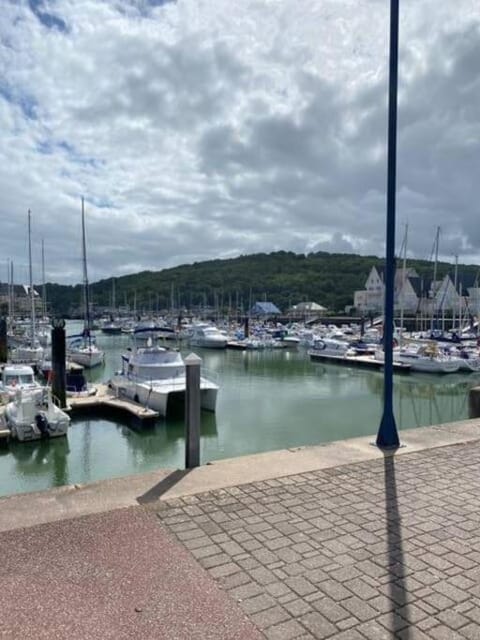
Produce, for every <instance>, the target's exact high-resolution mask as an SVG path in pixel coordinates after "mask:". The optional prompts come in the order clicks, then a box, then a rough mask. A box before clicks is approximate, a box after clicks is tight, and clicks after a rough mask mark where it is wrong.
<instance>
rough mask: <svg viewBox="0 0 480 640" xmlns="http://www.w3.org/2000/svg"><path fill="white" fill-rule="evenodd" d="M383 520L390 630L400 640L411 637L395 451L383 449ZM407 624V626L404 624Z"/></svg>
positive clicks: (408, 639) (407, 639)
mask: <svg viewBox="0 0 480 640" xmlns="http://www.w3.org/2000/svg"><path fill="white" fill-rule="evenodd" d="M383 464H384V477H385V519H386V526H387V546H388V551H387V554H388V570H389V573H390V581H389V583H388V586H389V589H390V594H389V595H390V599H391V600H392V602H393V603H394V609H393V611H392V612H391V614H390V615H391V629H392V631H393V633H394V634H395V637H397V635H396V634H398V633H399V632H400V631H401V632H402V633H401V637H402V640H411V633H410V629H411V621H410V616H409V609H408V591H407V586H406V580H405V564H404V552H403V540H402V523H401V516H400V510H399V506H398V493H397V482H396V478H395V452H388V453H387V452H384V459H383ZM405 623H407V626H405Z"/></svg>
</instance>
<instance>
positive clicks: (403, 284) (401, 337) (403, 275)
mask: <svg viewBox="0 0 480 640" xmlns="http://www.w3.org/2000/svg"><path fill="white" fill-rule="evenodd" d="M407 238H408V223H407V224H406V225H405V235H404V237H403V273H402V297H401V304H400V346H401V345H402V344H403V315H404V310H405V283H406V281H407Z"/></svg>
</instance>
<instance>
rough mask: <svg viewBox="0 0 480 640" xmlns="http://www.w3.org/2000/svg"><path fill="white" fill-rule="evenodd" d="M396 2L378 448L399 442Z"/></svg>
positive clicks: (393, 5) (394, 8)
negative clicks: (395, 369)
mask: <svg viewBox="0 0 480 640" xmlns="http://www.w3.org/2000/svg"><path fill="white" fill-rule="evenodd" d="M398 4H399V0H390V73H389V89H388V178H387V233H386V244H387V247H386V269H385V309H384V323H383V340H384V344H383V348H384V353H385V368H384V389H383V415H382V420H381V422H380V427H379V429H378V433H377V440H376V445H377V446H378V447H381V448H396V447H398V446H400V440H399V438H398V431H397V425H396V424H395V416H394V415H393V322H394V319H393V313H394V287H395V200H396V172H397V88H398V13H399V10H398Z"/></svg>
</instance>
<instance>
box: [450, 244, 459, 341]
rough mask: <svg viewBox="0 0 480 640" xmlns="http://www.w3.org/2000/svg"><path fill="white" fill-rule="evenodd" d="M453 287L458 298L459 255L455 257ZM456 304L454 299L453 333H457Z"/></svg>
mask: <svg viewBox="0 0 480 640" xmlns="http://www.w3.org/2000/svg"><path fill="white" fill-rule="evenodd" d="M453 286H454V289H455V297H457V296H458V255H455V275H454V283H453ZM459 297H460V296H459ZM455 303H456V300H455V298H454V301H453V304H452V331H455V320H456V318H455V309H456V304H455ZM460 313H461V312H460ZM459 324H460V322H459Z"/></svg>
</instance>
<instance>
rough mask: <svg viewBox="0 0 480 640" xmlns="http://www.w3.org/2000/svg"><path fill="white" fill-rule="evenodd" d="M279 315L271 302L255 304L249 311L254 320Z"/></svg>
mask: <svg viewBox="0 0 480 640" xmlns="http://www.w3.org/2000/svg"><path fill="white" fill-rule="evenodd" d="M280 313H281V311H280V309H279V308H278V307H277V306H276V305H274V304H273V302H255V304H254V305H253V307H252V308H251V309H250V311H249V315H251V316H254V317H256V318H266V317H271V316H278V315H279V314H280Z"/></svg>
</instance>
